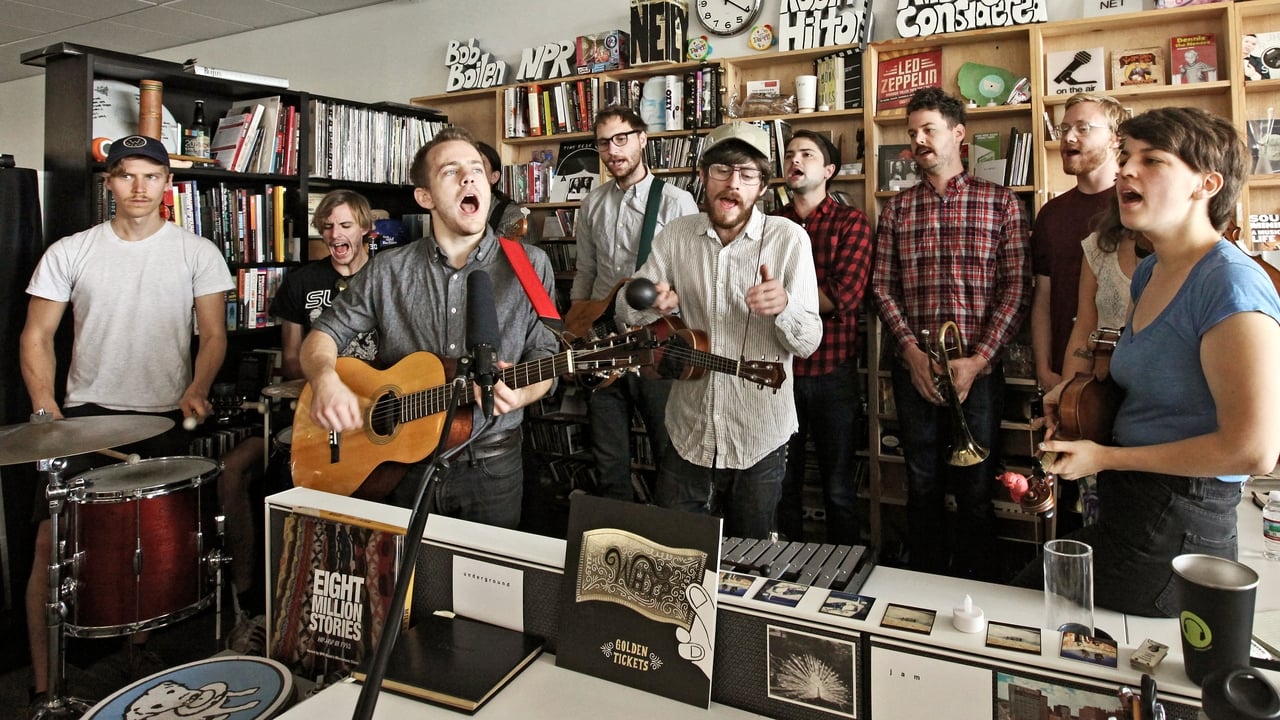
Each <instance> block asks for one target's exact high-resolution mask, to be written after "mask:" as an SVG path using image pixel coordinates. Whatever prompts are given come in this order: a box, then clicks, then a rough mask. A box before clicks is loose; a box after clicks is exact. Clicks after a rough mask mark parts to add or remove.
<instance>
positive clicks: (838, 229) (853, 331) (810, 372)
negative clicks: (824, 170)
mask: <svg viewBox="0 0 1280 720" xmlns="http://www.w3.org/2000/svg"><path fill="white" fill-rule="evenodd" d="M773 214H774V215H779V216H781V217H784V218H787V219H788V220H792V221H795V222H796V223H798V224H799V225H800V226H801V227H803V228H804V229H805V231H806V232H808V233H809V242H810V243H811V245H812V246H813V266H814V270H816V271H817V273H818V289H819V290H821V291H822V292H823V293H826V296H827V297H828V298H830V299H831V302H833V303H835V306H836V308H835V310H833V311H832V312H829V313H825V314H823V315H822V344H821V345H819V346H818V349H817V350H815V351H814V352H813V354H812V355H810V356H809V357H807V358H799V357H797V358H795V359H794V360H792V363H791V368H792V372H793V373H795V376H796V377H818V376H820V375H827V374H829V373H832V372H834V371H835V370H836V368H839V367H840V366H841V365H843V364H844V362H845V361H846V360H848V359H849V358H850V357H857V355H858V352H859V351H860V350H861V347H860V344H861V342H860V340H861V339H860V338H859V337H858V309H859V306H860V305H861V304H862V297H863V295H865V294H866V291H867V280H868V279H870V276H871V260H872V244H871V224H870V223H868V222H867V216H866V215H865V214H863V212H862V211H861V210H859V209H857V208H855V207H849V206H848V205H841V204H840V203H838V202H836V201H835V200H833V199H832V198H831V196H830V195H828V196H826V197H825V198H823V200H822V202H821V203H819V204H818V207H817V208H815V209H814V211H813V212H812V213H810V214H809V217H807V218H804V219H801V218H800V216H799V215H798V214H797V213H796V210H795V206H794V205H787V206H786V207H783V208H780V209H778V210H776V211H775V212H774V213H773Z"/></svg>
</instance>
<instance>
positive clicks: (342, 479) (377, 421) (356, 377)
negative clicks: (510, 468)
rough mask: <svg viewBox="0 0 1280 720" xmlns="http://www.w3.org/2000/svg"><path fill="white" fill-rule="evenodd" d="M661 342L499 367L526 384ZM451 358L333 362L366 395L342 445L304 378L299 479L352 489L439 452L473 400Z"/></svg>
mask: <svg viewBox="0 0 1280 720" xmlns="http://www.w3.org/2000/svg"><path fill="white" fill-rule="evenodd" d="M656 345H657V341H656V340H655V339H654V338H653V337H652V333H651V332H649V331H647V330H644V329H641V330H636V331H633V332H630V333H624V334H619V335H615V336H612V337H609V338H605V339H603V340H600V341H597V342H595V343H592V344H590V345H589V346H588V347H585V348H582V349H576V350H566V351H564V352H562V353H559V354H556V355H552V356H551V357H544V358H539V359H537V360H531V361H529V362H524V363H520V364H518V365H513V366H512V367H509V368H505V369H503V370H500V371H499V376H500V378H501V380H502V382H504V383H506V385H507V386H508V387H511V388H522V387H525V386H528V385H535V384H537V383H540V382H542V381H544V380H551V379H553V378H555V377H558V376H561V375H576V374H579V373H598V372H615V371H616V372H621V371H623V370H625V369H628V368H638V367H640V366H641V365H646V364H652V363H653V362H654V355H653V350H652V348H653V347H655V346H656ZM448 362H449V365H450V367H448V368H446V361H442V360H441V359H440V358H439V357H436V356H435V355H433V354H431V353H429V352H416V353H412V354H410V355H407V356H406V357H404V358H403V359H401V360H400V362H398V363H396V364H395V365H394V366H392V367H391V368H388V369H386V370H377V369H375V368H373V367H371V366H370V365H368V364H366V363H365V362H364V361H362V360H357V359H355V358H348V357H340V358H338V362H337V365H336V367H335V369H336V370H337V373H338V376H339V377H340V378H342V381H343V382H344V383H346V385H347V387H349V388H351V391H352V392H354V393H355V394H356V396H357V397H358V398H359V399H360V412H361V414H362V415H363V417H364V422H363V424H362V425H361V427H360V428H358V429H356V430H348V431H345V432H343V433H341V434H340V435H339V437H338V442H337V445H336V448H335V447H332V446H331V445H330V442H329V431H328V430H325V429H324V428H322V427H320V426H319V425H317V424H316V423H315V422H314V421H312V419H311V403H312V399H313V398H312V388H311V384H310V383H308V384H307V385H305V386H304V387H303V388H302V393H301V394H300V395H299V397H298V407H297V411H296V412H295V414H294V418H293V454H292V469H293V484H294V485H297V486H300V487H306V488H312V489H315V490H323V491H325V492H331V493H336V494H338V495H351V494H353V493H355V492H356V491H357V490H359V489H360V487H361V485H362V484H364V482H365V480H366V479H367V478H369V477H370V475H371V474H372V473H373V472H374V470H375V469H377V468H378V466H379V465H382V464H383V463H415V462H418V461H420V460H422V459H423V458H425V457H427V456H428V455H430V454H431V453H432V452H434V451H435V449H436V447H438V446H439V445H440V443H441V439H442V438H441V435H442V434H443V432H444V430H445V428H444V421H445V414H446V411H447V410H448V409H449V402H450V399H451V398H452V399H453V400H454V402H455V403H456V404H457V405H458V406H460V407H461V406H466V405H470V404H471V403H472V402H473V400H474V399H475V392H474V382H472V381H471V380H468V381H467V382H466V387H465V388H464V389H463V390H461V391H460V392H458V393H456V394H455V393H454V391H453V384H452V383H451V382H449V379H450V375H451V374H452V369H453V368H452V364H453V363H452V361H448ZM470 434H471V413H469V412H463V413H457V414H456V415H455V417H454V423H453V426H452V427H451V428H450V434H449V437H448V438H445V445H444V446H445V447H446V448H449V447H454V446H456V445H458V444H459V443H461V442H463V441H464V440H466V438H467V437H469V436H470ZM397 479H398V478H397ZM391 482H392V483H393V484H392V487H394V480H393V481H391ZM389 489H390V488H387V490H388V491H389ZM365 496H367V497H371V496H376V493H375V492H370V493H367V494H366V495H365Z"/></svg>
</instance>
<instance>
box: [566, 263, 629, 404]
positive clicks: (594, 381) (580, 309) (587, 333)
mask: <svg viewBox="0 0 1280 720" xmlns="http://www.w3.org/2000/svg"><path fill="white" fill-rule="evenodd" d="M629 280H631V278H623V279H621V280H619V281H618V282H617V283H616V284H614V286H613V288H612V289H611V290H609V293H608V294H607V295H606V296H605V297H604V298H603V299H600V300H579V301H578V302H575V303H574V304H573V307H571V308H569V312H567V313H565V315H564V332H563V333H561V335H560V340H561V342H562V343H564V346H565V347H567V348H581V347H584V346H586V345H588V344H590V343H591V342H594V341H595V340H599V339H600V338H604V337H608V336H610V335H613V334H615V333H616V332H617V330H618V327H617V325H616V324H615V322H614V301H615V300H617V298H618V291H619V290H621V289H622V287H623V286H624V285H626V284H627V281H629ZM620 375H621V373H605V372H601V373H589V374H583V375H578V376H577V380H578V384H579V385H581V386H582V387H584V388H586V389H587V390H596V389H599V388H603V387H608V386H609V385H610V384H612V383H613V381H614V380H616V379H618V377H619V376H620Z"/></svg>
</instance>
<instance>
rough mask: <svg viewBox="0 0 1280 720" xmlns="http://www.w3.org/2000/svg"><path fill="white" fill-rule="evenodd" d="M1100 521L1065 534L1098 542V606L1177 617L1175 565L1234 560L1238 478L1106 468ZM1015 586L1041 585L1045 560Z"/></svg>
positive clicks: (1100, 492) (1095, 568)
mask: <svg viewBox="0 0 1280 720" xmlns="http://www.w3.org/2000/svg"><path fill="white" fill-rule="evenodd" d="M1098 497H1099V506H1100V507H1099V514H1098V521H1097V522H1096V523H1095V524H1093V525H1087V526H1085V527H1083V528H1081V529H1080V530H1077V531H1076V532H1073V533H1071V534H1069V535H1067V536H1066V537H1068V538H1070V539H1072V540H1079V541H1080V542H1083V543H1087V544H1088V545H1089V546H1090V547H1092V548H1093V597H1094V601H1095V602H1096V603H1097V604H1098V605H1099V606H1101V607H1105V608H1109V609H1111V610H1115V611H1117V612H1122V613H1129V614H1132V615H1144V616H1148V617H1174V616H1176V615H1177V610H1178V609H1177V607H1176V606H1175V605H1174V597H1173V568H1172V566H1171V565H1170V561H1172V560H1173V558H1175V557H1177V556H1178V555H1182V554H1184V553H1203V554H1205V555H1215V556H1217V557H1222V558H1227V559H1228V560H1235V559H1236V543H1237V532H1236V505H1237V504H1238V503H1239V502H1240V483H1234V482H1222V481H1221V480H1219V479H1217V478H1212V477H1179V476H1176V475H1158V474H1155V473H1144V472H1120V471H1106V472H1102V473H1099V475H1098ZM1014 584H1016V585H1020V586H1023V587H1031V588H1037V589H1038V588H1043V587H1044V566H1043V561H1042V559H1041V558H1037V559H1036V560H1035V562H1033V563H1031V564H1030V565H1028V566H1027V567H1026V568H1025V569H1024V570H1023V571H1022V572H1021V573H1019V574H1018V577H1017V578H1016V579H1015V580H1014Z"/></svg>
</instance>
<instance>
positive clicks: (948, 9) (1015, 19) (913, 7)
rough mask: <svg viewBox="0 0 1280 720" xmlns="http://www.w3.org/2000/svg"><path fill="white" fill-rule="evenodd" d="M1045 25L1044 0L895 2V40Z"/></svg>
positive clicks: (1047, 19) (1047, 18)
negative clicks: (896, 8)
mask: <svg viewBox="0 0 1280 720" xmlns="http://www.w3.org/2000/svg"><path fill="white" fill-rule="evenodd" d="M1048 21H1049V10H1048V8H1047V0H898V16H897V20H896V26H897V28H898V36H899V37H904V38H906V37H925V36H928V35H937V34H941V33H953V32H960V31H962V30H978V29H980V28H993V27H1007V26H1009V25H1030V24H1031V23H1042V22H1048Z"/></svg>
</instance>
